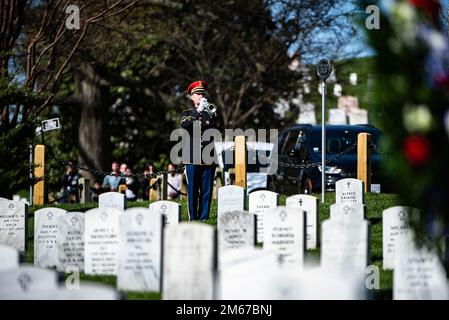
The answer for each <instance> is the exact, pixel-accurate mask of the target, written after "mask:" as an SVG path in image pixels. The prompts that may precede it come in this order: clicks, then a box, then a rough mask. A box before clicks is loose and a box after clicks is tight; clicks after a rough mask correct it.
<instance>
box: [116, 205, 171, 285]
mask: <svg viewBox="0 0 449 320" xmlns="http://www.w3.org/2000/svg"><path fill="white" fill-rule="evenodd" d="M119 219H120V228H119V255H118V274H117V288H118V289H119V290H130V291H160V290H161V283H160V281H161V259H162V256H161V255H162V221H163V216H162V215H161V214H158V213H150V211H149V209H147V208H132V209H127V210H126V211H125V212H124V213H123V214H121V215H120V218H119Z"/></svg>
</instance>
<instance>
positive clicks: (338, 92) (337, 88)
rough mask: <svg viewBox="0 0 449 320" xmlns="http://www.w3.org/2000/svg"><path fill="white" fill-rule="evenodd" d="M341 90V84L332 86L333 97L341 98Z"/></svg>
mask: <svg viewBox="0 0 449 320" xmlns="http://www.w3.org/2000/svg"><path fill="white" fill-rule="evenodd" d="M342 89H343V88H342V87H341V84H338V83H336V84H334V96H336V97H341V91H342Z"/></svg>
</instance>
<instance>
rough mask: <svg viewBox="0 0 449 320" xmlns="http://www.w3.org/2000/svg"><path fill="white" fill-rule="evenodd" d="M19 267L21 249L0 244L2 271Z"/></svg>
mask: <svg viewBox="0 0 449 320" xmlns="http://www.w3.org/2000/svg"><path fill="white" fill-rule="evenodd" d="M18 267H19V251H17V249H16V248H14V247H11V246H4V245H0V272H2V271H5V270H8V269H14V268H18Z"/></svg>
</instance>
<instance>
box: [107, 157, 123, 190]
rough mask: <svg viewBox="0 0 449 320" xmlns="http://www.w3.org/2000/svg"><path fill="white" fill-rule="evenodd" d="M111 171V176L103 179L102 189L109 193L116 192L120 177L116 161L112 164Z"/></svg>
mask: <svg viewBox="0 0 449 320" xmlns="http://www.w3.org/2000/svg"><path fill="white" fill-rule="evenodd" d="M111 169H112V171H111V174H110V175H107V176H105V177H104V179H103V185H102V187H103V188H105V189H109V191H118V186H119V184H120V180H121V179H122V177H121V174H120V171H119V164H118V162H117V161H114V162H112V165H111Z"/></svg>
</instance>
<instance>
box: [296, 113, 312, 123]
mask: <svg viewBox="0 0 449 320" xmlns="http://www.w3.org/2000/svg"><path fill="white" fill-rule="evenodd" d="M296 123H297V124H311V125H315V124H316V114H315V111H304V112H300V113H299V116H298V120H297V121H296Z"/></svg>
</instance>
